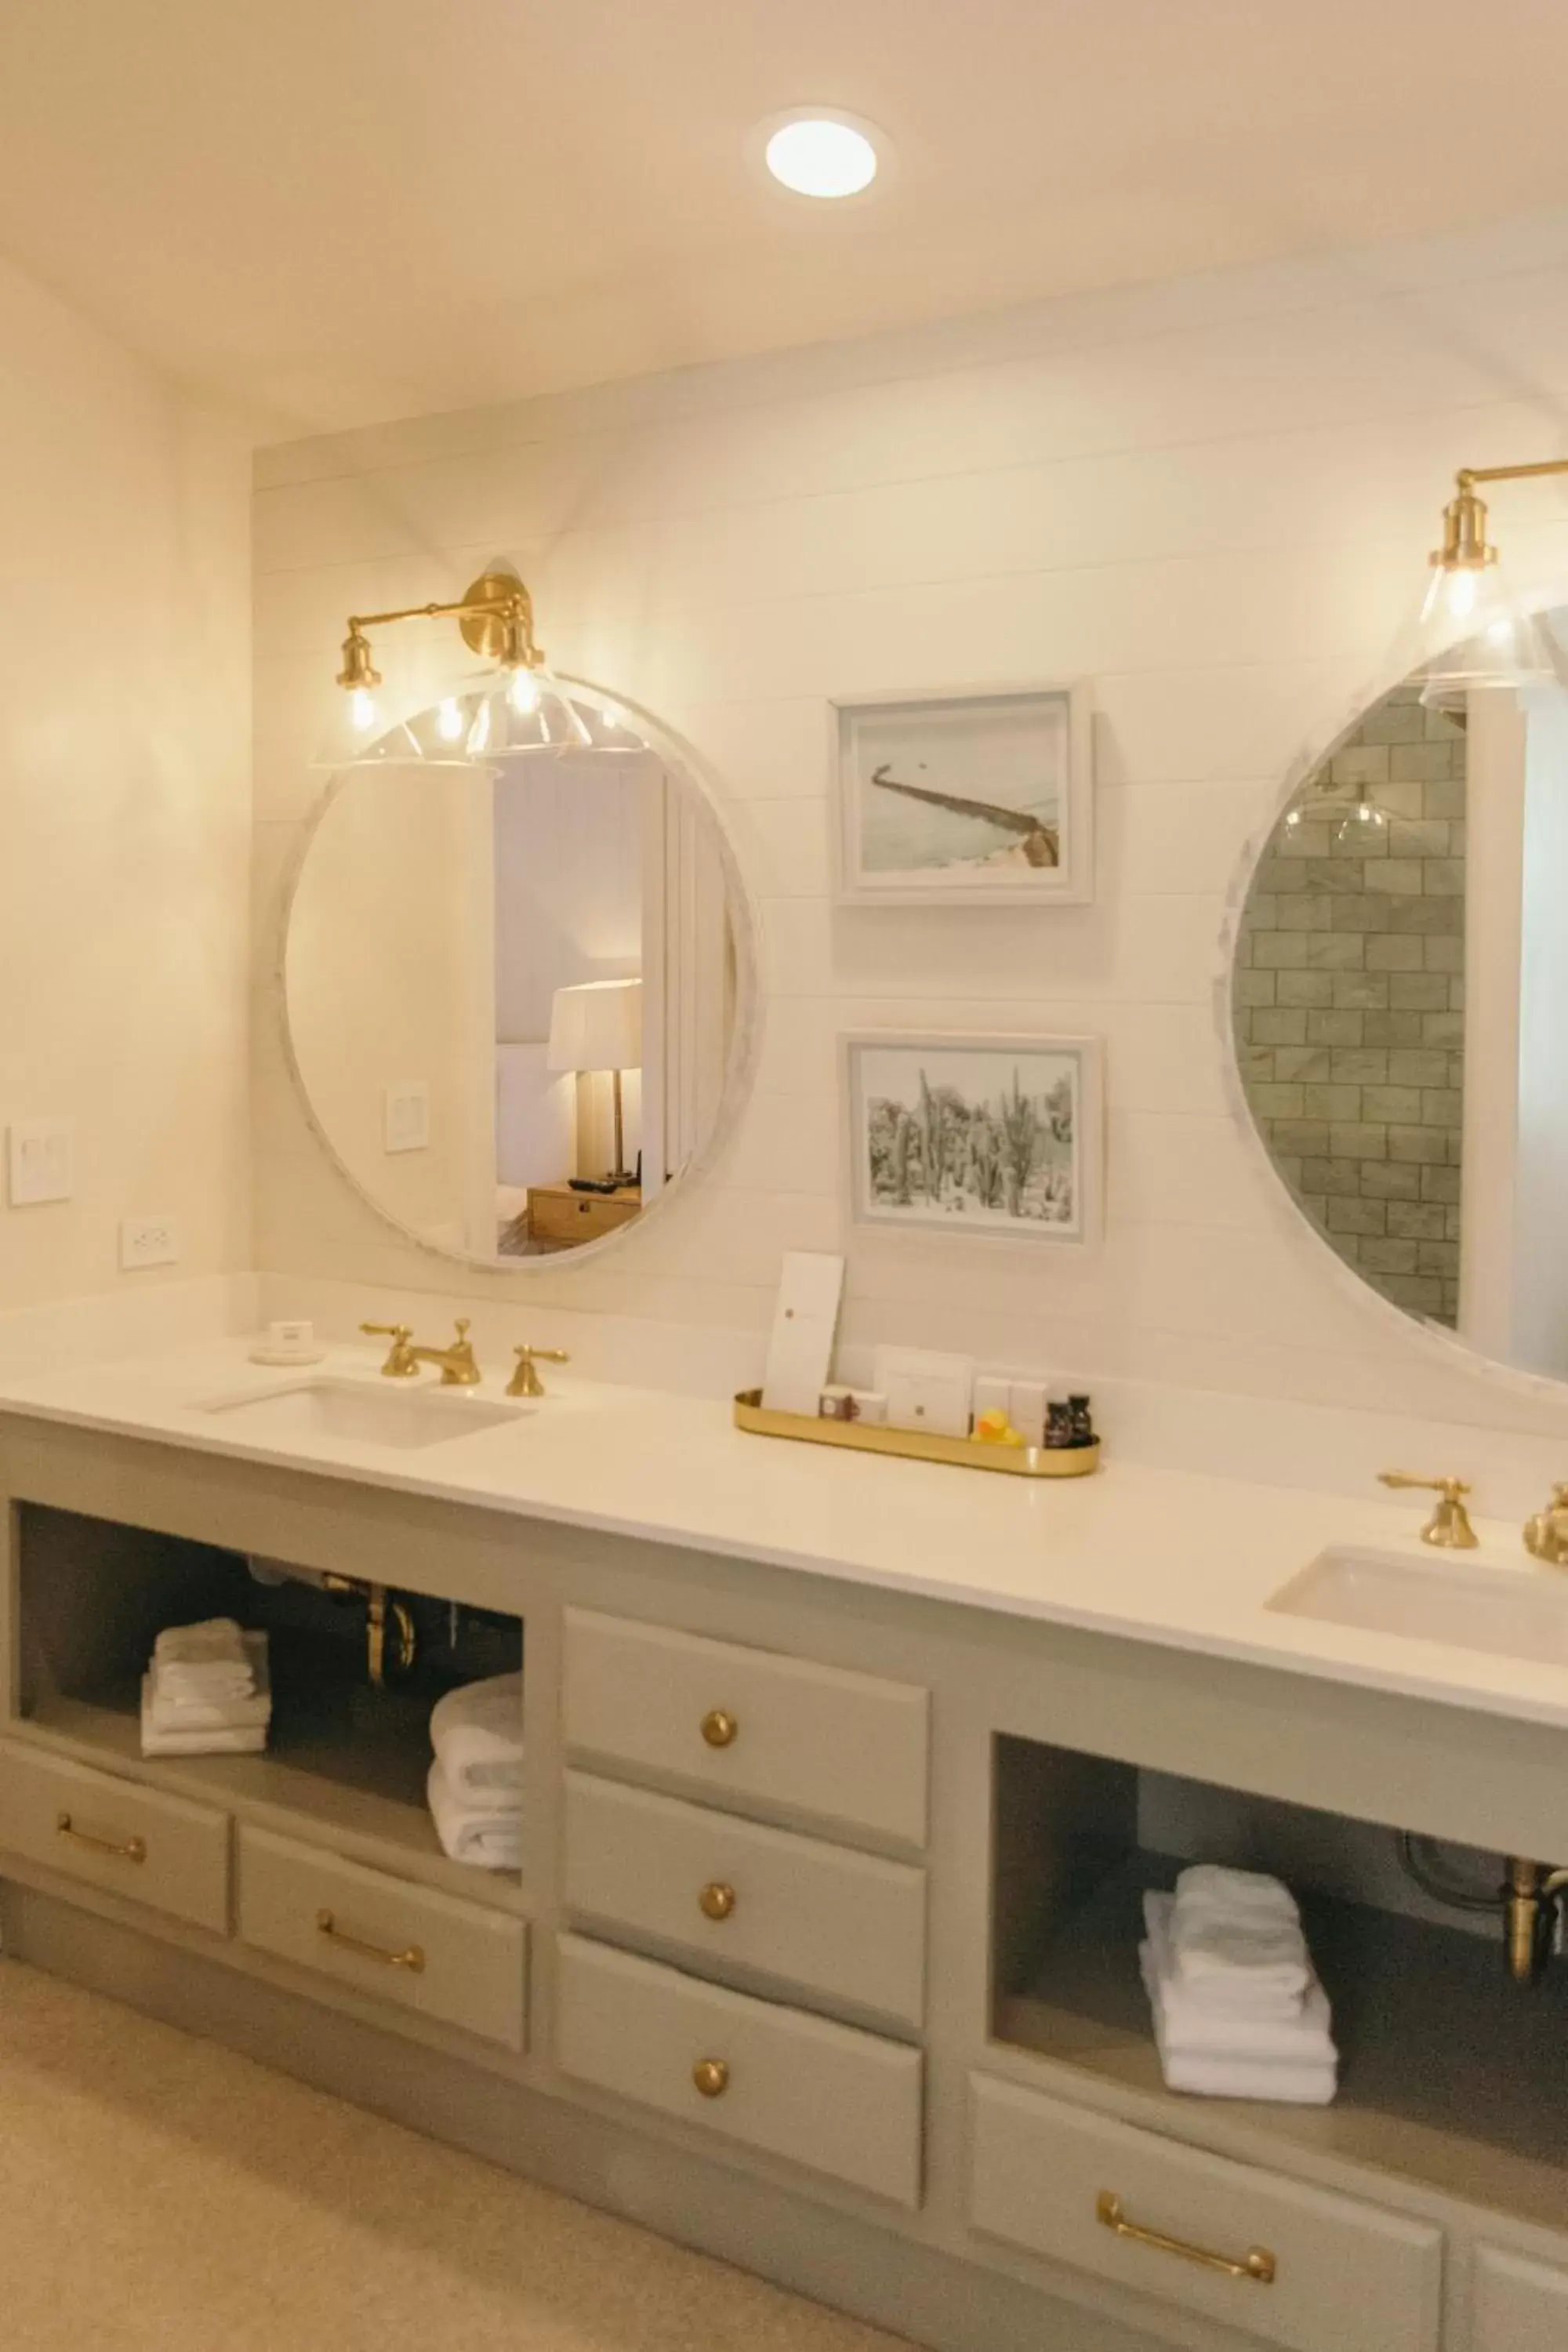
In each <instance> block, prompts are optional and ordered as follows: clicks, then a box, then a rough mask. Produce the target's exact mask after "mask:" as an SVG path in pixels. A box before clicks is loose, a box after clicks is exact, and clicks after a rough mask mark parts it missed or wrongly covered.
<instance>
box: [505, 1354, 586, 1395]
mask: <svg viewBox="0 0 1568 2352" xmlns="http://www.w3.org/2000/svg"><path fill="white" fill-rule="evenodd" d="M516 1352H517V1370H516V1371H515V1372H513V1374H512V1376H511V1378H510V1381H508V1382H507V1384H506V1392H507V1394H508V1396H525V1397H541V1396H542V1395H543V1394H544V1392H545V1391H544V1382H543V1381H542V1380H541V1379H540V1377H539V1374H538V1372H537V1371H536V1370H535V1369H534V1367H535V1365H536V1364H537V1363H546V1364H569V1363H570V1362H571V1360H572V1359H571V1357H570V1356H569V1355H568V1354H567V1352H566V1350H565V1349H564V1348H519V1349H517V1351H516Z"/></svg>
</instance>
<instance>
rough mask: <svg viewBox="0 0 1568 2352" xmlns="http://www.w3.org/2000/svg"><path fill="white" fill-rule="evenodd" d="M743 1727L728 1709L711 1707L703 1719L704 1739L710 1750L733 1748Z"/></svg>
mask: <svg viewBox="0 0 1568 2352" xmlns="http://www.w3.org/2000/svg"><path fill="white" fill-rule="evenodd" d="M740 1732H741V1727H740V1724H739V1722H738V1721H737V1720H736V1718H735V1717H734V1716H732V1715H731V1713H730V1711H729V1709H728V1708H727V1707H722V1706H714V1707H710V1708H709V1710H708V1713H707V1714H706V1715H705V1716H704V1717H703V1718H702V1737H703V1738H704V1739H705V1740H706V1741H707V1742H708V1745H709V1747H710V1748H732V1747H733V1746H734V1744H735V1741H736V1740H737V1739H738V1738H739V1737H740Z"/></svg>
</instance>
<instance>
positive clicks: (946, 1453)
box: [735, 1389, 1100, 1478]
mask: <svg viewBox="0 0 1568 2352" xmlns="http://www.w3.org/2000/svg"><path fill="white" fill-rule="evenodd" d="M735 1426H736V1428H737V1429H745V1430H750V1431H751V1432H752V1434H753V1435H754V1436H757V1437H793V1438H796V1439H798V1440H799V1442H800V1443H801V1444H805V1445H847V1446H849V1447H851V1448H852V1449H853V1450H854V1451H856V1452H857V1453H860V1454H898V1455H900V1456H901V1457H902V1459H903V1460H905V1461H906V1462H946V1463H949V1464H951V1465H952V1467H953V1468H954V1469H959V1470H999V1471H1001V1472H1002V1473H1003V1475H1005V1476H1008V1477H1013V1478H1088V1477H1091V1476H1092V1475H1093V1474H1094V1472H1095V1471H1097V1470H1098V1469H1099V1467H1100V1441H1099V1439H1098V1438H1097V1439H1096V1440H1095V1442H1094V1443H1093V1444H1091V1445H1061V1446H1057V1445H989V1444H984V1442H983V1441H981V1440H978V1439H976V1438H973V1437H938V1436H934V1435H931V1434H928V1433H927V1432H926V1431H924V1430H921V1429H889V1428H888V1427H887V1425H886V1423H882V1422H864V1421H833V1420H829V1419H826V1418H825V1417H821V1416H816V1415H813V1414H811V1413H805V1412H773V1411H772V1410H771V1409H770V1408H769V1407H768V1406H766V1405H764V1404H763V1392H762V1391H761V1389H742V1391H741V1392H740V1394H739V1396H737V1398H736V1399H735Z"/></svg>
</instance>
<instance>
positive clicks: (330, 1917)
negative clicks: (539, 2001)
mask: <svg viewBox="0 0 1568 2352" xmlns="http://www.w3.org/2000/svg"><path fill="white" fill-rule="evenodd" d="M238 1926H239V1933H240V1935H241V1937H243V1938H244V1940H245V1942H246V1943H247V1944H253V1945H254V1946H255V1947H256V1948H257V1950H258V1951H262V1952H270V1953H272V1954H273V1955H274V1957H275V1958H278V1959H280V1960H292V1961H293V1962H294V1963H295V1964H296V1965H297V1966H298V1967H300V1968H305V1969H314V1970H315V1972H316V1973H317V1974H318V1975H320V1976H324V1977H330V1978H331V1979H333V1980H334V1981H335V1982H336V1983H338V1984H345V1985H351V1986H353V1990H355V1991H356V1992H360V1993H369V1994H371V1995H373V1996H374V1998H375V1999H376V2000H385V2001H391V2002H393V2003H394V2004H395V2006H396V2007H398V2008H400V2009H407V2010H414V2011H416V2012H417V2013H418V2014H419V2015H420V2016H422V2017H429V2018H435V2019H437V2020H438V2021H440V2023H442V2024H443V2025H456V2026H458V2027H460V2028H461V2029H462V2031H463V2032H466V2033H474V2034H478V2035H479V2037H480V2039H481V2040H483V2041H486V2042H500V2043H502V2044H503V2045H504V2047H505V2048H507V2049H508V2050H521V2048H522V2046H523V2022H524V2014H525V1990H526V1984H525V1979H526V1967H527V1946H526V1937H527V1929H526V1927H524V1924H523V1922H522V1921H521V1919H514V1918H511V1917H510V1916H508V1915H507V1914H506V1913H505V1912H502V1911H489V1910H486V1909H484V1908H483V1907H482V1906H480V1905H479V1904H477V1903H473V1904H470V1903H463V1902H460V1901H458V1899H457V1898H456V1897H455V1896H453V1895H443V1894H441V1893H439V1892H438V1891H437V1889H436V1888H434V1887H429V1886H412V1885H408V1883H407V1882H406V1881H405V1880H404V1879H400V1878H389V1877H387V1876H385V1875H384V1874H383V1873H382V1872H381V1871H378V1870H366V1869H364V1868H363V1867H362V1866H361V1864H358V1863H357V1862H343V1861H340V1860H339V1858H338V1857H337V1856H336V1855H335V1854H331V1853H322V1852H321V1850H320V1849H319V1848H317V1847H315V1846H309V1845H300V1844H296V1843H295V1842H294V1841H293V1839H291V1838H284V1837H276V1836H274V1835H273V1833H272V1832H271V1831H269V1830H257V1829H250V1828H242V1829H241V1831H240V1833H239V1903H238ZM394 1955H398V1956H400V1957H399V1958H394V1957H393V1956H394Z"/></svg>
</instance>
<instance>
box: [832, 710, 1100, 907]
mask: <svg viewBox="0 0 1568 2352" xmlns="http://www.w3.org/2000/svg"><path fill="white" fill-rule="evenodd" d="M832 709H833V727H834V735H835V744H834V751H835V760H836V772H837V871H838V896H839V898H840V899H841V900H843V901H846V902H847V903H849V904H851V905H857V906H911V905H921V906H927V905H932V904H937V903H940V902H942V901H945V902H946V904H947V905H949V906H959V907H980V906H986V907H989V906H995V905H999V904H1001V905H1009V904H1010V905H1018V906H1023V905H1039V906H1044V905H1046V904H1047V902H1053V901H1054V902H1056V903H1057V904H1059V905H1066V906H1071V905H1081V904H1082V903H1083V902H1084V901H1085V900H1086V899H1089V898H1092V897H1093V895H1094V839H1093V826H1094V779H1093V759H1092V749H1091V722H1090V711H1089V689H1088V688H1087V687H1084V686H1056V687H1026V688H994V689H992V690H990V691H987V692H986V693H984V694H913V695H878V696H871V697H868V698H867V699H865V700H864V701H858V702H840V703H835V704H834V705H833V706H832Z"/></svg>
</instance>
